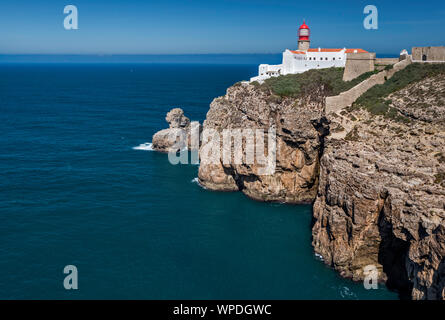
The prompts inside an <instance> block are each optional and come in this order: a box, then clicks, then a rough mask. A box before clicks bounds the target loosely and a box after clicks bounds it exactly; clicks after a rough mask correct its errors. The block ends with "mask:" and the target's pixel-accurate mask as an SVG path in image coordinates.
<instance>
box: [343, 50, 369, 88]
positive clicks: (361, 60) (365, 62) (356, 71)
mask: <svg viewBox="0 0 445 320" xmlns="http://www.w3.org/2000/svg"><path fill="white" fill-rule="evenodd" d="M374 60H375V53H371V52H366V53H347V54H346V65H345V72H344V74H343V81H351V80H352V79H355V78H357V77H358V76H359V75H361V74H363V73H365V72H368V71H374Z"/></svg>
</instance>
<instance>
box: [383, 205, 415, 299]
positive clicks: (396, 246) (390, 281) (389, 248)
mask: <svg viewBox="0 0 445 320" xmlns="http://www.w3.org/2000/svg"><path fill="white" fill-rule="evenodd" d="M378 228H379V233H380V238H381V242H380V246H379V254H378V262H379V263H380V264H381V265H382V266H383V272H384V273H385V274H386V276H387V281H386V286H387V288H388V289H389V290H391V291H395V292H397V293H398V294H399V298H400V299H402V300H411V291H412V287H413V284H412V282H411V281H410V280H409V278H408V272H407V268H406V259H407V254H408V250H409V242H408V241H404V240H401V239H399V238H396V237H395V236H394V234H393V228H392V224H391V223H390V222H388V221H387V220H386V218H385V213H384V208H382V210H381V212H380V216H379V221H378Z"/></svg>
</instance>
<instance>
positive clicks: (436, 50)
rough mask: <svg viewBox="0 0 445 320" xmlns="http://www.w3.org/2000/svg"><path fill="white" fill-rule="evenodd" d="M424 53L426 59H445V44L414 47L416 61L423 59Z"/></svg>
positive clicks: (413, 54)
mask: <svg viewBox="0 0 445 320" xmlns="http://www.w3.org/2000/svg"><path fill="white" fill-rule="evenodd" d="M424 55H425V57H426V61H445V46H441V47H413V48H412V58H413V60H414V61H422V60H423V56H424Z"/></svg>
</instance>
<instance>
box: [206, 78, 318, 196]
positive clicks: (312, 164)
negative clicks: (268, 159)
mask: <svg viewBox="0 0 445 320" xmlns="http://www.w3.org/2000/svg"><path fill="white" fill-rule="evenodd" d="M324 96H325V87H324V86H323V85H320V86H317V87H315V88H314V89H313V90H312V91H311V92H310V93H308V94H306V95H303V96H301V97H300V98H298V99H295V98H289V97H283V98H282V97H279V96H277V95H274V94H273V93H272V92H271V91H270V89H268V88H267V87H264V86H259V85H253V84H237V85H235V86H232V87H230V88H229V89H228V90H227V94H226V95H225V96H223V97H219V98H217V99H215V100H214V101H213V102H212V103H211V105H210V110H209V111H208V113H207V117H206V120H205V122H204V125H203V130H206V129H214V130H216V131H218V132H222V131H223V130H225V129H239V128H250V129H254V130H255V129H262V130H264V131H265V132H266V136H267V131H268V129H269V128H271V127H274V128H276V147H277V153H276V169H275V173H274V174H272V175H260V174H258V171H259V169H260V168H259V165H258V164H252V165H247V164H233V163H229V164H224V163H222V162H220V163H216V164H215V163H211V164H203V163H202V162H201V165H200V167H199V176H198V177H199V182H200V183H201V184H202V185H203V186H205V187H206V188H208V189H211V190H220V191H234V190H239V191H242V192H243V193H245V194H246V195H247V196H249V197H251V198H253V199H257V200H261V201H281V202H287V203H309V202H312V201H313V199H314V197H315V195H316V192H317V186H318V172H319V157H320V152H321V145H322V140H323V135H325V134H326V133H327V130H326V128H325V124H326V121H325V119H324V117H323V107H324ZM209 143H212V142H209ZM205 147H206V142H203V145H202V146H201V150H202V149H203V148H205Z"/></svg>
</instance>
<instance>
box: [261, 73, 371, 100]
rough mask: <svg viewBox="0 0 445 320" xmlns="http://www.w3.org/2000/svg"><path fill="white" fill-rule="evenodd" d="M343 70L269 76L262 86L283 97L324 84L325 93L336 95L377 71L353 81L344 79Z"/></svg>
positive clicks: (317, 87) (316, 88)
mask: <svg viewBox="0 0 445 320" xmlns="http://www.w3.org/2000/svg"><path fill="white" fill-rule="evenodd" d="M343 72H344V68H326V69H313V70H309V71H306V72H304V73H299V74H288V75H285V76H279V77H274V78H269V79H267V80H265V81H264V83H263V84H262V85H261V86H263V87H266V88H269V89H270V90H271V91H272V92H273V93H274V94H276V95H278V96H281V97H300V96H304V95H306V94H309V93H312V92H317V91H318V90H319V88H320V87H322V86H323V87H324V91H323V94H324V95H326V96H334V95H338V94H339V93H341V92H343V91H347V90H349V89H351V88H352V87H354V86H356V85H357V84H359V83H360V82H362V81H363V80H365V79H367V78H369V77H370V76H371V75H373V74H375V73H377V72H376V71H371V72H367V73H364V74H362V75H360V76H359V77H357V78H355V79H353V80H351V81H343V80H342V79H343ZM254 85H255V84H254Z"/></svg>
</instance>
